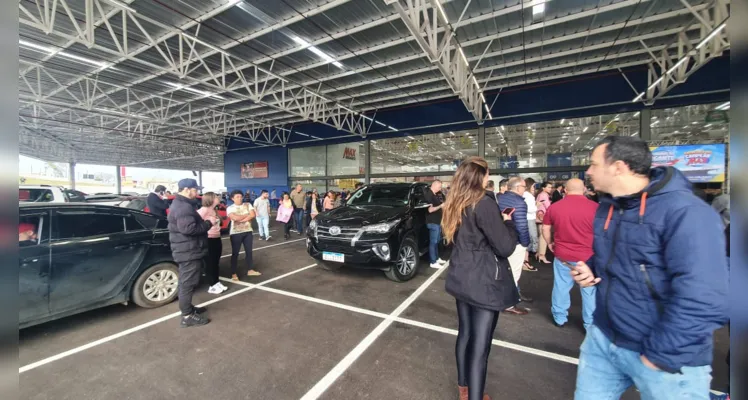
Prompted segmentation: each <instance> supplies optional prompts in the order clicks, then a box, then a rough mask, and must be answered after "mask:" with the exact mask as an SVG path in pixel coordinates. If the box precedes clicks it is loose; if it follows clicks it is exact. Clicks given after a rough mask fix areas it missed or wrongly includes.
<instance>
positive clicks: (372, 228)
mask: <svg viewBox="0 0 748 400" xmlns="http://www.w3.org/2000/svg"><path fill="white" fill-rule="evenodd" d="M399 223H400V220H399V219H396V220H394V221H390V222H384V223H381V224H374V225H368V226H365V227H364V232H370V233H387V232H389V231H391V230H392V228H394V227H396V226H397V224H399Z"/></svg>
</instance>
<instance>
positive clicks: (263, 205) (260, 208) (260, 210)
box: [255, 197, 270, 217]
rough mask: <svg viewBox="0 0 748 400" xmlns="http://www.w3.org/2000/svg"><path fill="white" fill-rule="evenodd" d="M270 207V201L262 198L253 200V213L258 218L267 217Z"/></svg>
mask: <svg viewBox="0 0 748 400" xmlns="http://www.w3.org/2000/svg"><path fill="white" fill-rule="evenodd" d="M269 207H270V200H267V199H265V198H262V197H258V198H257V199H255V212H257V216H258V217H269V216H270V214H269V213H268V208H269Z"/></svg>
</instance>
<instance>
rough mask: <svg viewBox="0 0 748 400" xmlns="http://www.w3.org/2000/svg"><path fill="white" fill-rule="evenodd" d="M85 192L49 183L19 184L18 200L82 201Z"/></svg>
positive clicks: (34, 201)
mask: <svg viewBox="0 0 748 400" xmlns="http://www.w3.org/2000/svg"><path fill="white" fill-rule="evenodd" d="M86 196H87V195H86V194H85V193H83V192H81V191H78V190H71V189H65V188H64V187H61V186H51V185H19V186H18V201H19V202H20V203H82V202H85V201H86Z"/></svg>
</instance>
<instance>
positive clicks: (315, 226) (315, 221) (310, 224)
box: [309, 219, 317, 230]
mask: <svg viewBox="0 0 748 400" xmlns="http://www.w3.org/2000/svg"><path fill="white" fill-rule="evenodd" d="M309 229H311V230H315V229H317V220H316V219H313V220H312V222H310V223H309Z"/></svg>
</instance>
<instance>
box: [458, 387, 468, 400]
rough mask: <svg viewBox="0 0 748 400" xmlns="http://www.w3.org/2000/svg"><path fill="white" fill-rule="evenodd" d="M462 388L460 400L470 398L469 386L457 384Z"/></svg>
mask: <svg viewBox="0 0 748 400" xmlns="http://www.w3.org/2000/svg"><path fill="white" fill-rule="evenodd" d="M457 388H458V389H460V400H468V388H467V386H457Z"/></svg>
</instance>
